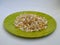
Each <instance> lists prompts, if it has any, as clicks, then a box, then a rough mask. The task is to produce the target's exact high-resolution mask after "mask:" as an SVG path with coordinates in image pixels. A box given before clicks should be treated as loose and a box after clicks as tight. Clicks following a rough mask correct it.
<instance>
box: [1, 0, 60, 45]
mask: <svg viewBox="0 0 60 45" xmlns="http://www.w3.org/2000/svg"><path fill="white" fill-rule="evenodd" d="M24 10H25V11H30V10H31V11H40V12H44V13H47V14H49V15H51V16H52V17H53V18H54V19H55V20H56V22H57V28H56V30H55V32H54V33H52V34H51V35H49V36H48V37H45V38H40V39H23V38H18V37H15V36H12V35H11V34H9V33H8V32H6V31H5V29H4V28H3V21H4V19H5V17H7V16H8V15H9V14H11V13H14V12H17V11H24ZM52 25H53V24H52ZM0 45H60V0H0Z"/></svg>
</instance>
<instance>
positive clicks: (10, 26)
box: [4, 11, 56, 38]
mask: <svg viewBox="0 0 60 45" xmlns="http://www.w3.org/2000/svg"><path fill="white" fill-rule="evenodd" d="M20 14H36V15H39V16H42V17H45V18H46V19H47V20H48V27H47V28H46V29H44V30H42V31H37V32H25V31H21V30H19V29H18V28H16V27H15V26H14V20H15V18H16V17H17V16H18V15H20ZM4 28H5V29H6V30H7V31H8V32H10V33H11V34H13V35H16V36H19V37H24V38H39V37H45V36H47V35H49V34H51V33H52V32H54V30H55V29H56V21H55V20H54V19H53V18H52V17H51V16H49V15H48V14H45V13H42V12H36V11H21V12H16V13H13V14H10V15H9V16H7V17H6V18H5V20H4Z"/></svg>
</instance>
